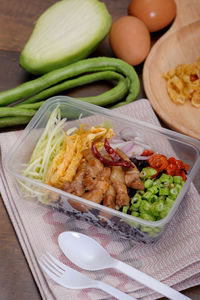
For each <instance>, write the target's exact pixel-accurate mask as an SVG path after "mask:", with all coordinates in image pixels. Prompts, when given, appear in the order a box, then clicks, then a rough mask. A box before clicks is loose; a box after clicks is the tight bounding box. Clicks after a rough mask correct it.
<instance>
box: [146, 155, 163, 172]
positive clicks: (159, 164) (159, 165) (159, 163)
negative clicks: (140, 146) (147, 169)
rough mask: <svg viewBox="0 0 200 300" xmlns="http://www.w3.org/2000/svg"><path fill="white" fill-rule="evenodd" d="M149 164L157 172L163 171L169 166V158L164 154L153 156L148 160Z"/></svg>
mask: <svg viewBox="0 0 200 300" xmlns="http://www.w3.org/2000/svg"><path fill="white" fill-rule="evenodd" d="M148 163H149V165H150V166H151V167H152V168H155V169H156V170H157V171H163V170H164V169H166V168H167V166H168V161H167V158H166V157H165V156H164V155H162V154H153V155H151V156H150V158H149V159H148Z"/></svg>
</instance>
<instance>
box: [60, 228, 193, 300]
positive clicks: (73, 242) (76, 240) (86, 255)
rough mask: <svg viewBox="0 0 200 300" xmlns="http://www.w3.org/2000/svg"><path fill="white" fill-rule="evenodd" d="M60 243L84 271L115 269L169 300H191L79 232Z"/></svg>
mask: <svg viewBox="0 0 200 300" xmlns="http://www.w3.org/2000/svg"><path fill="white" fill-rule="evenodd" d="M58 243H59V246H60V248H61V250H62V251H63V253H64V254H65V255H66V256H67V257H68V258H69V259H70V260H71V261H72V262H73V263H74V264H75V265H77V266H79V267H80V268H82V269H86V270H91V271H94V270H102V269H107V268H115V269H117V270H119V271H121V272H123V273H124V274H126V275H128V276H129V277H131V278H132V279H134V280H136V281H138V282H140V283H142V284H144V285H146V286H147V287H149V288H150V289H153V290H154V291H156V292H158V293H160V294H162V295H163V296H165V297H168V298H169V299H173V300H186V299H187V300H189V299H190V298H188V297H187V296H185V295H183V294H181V293H179V292H178V291H176V290H174V289H172V288H171V287H169V286H167V285H165V284H164V283H162V282H160V281H158V280H156V279H154V278H152V277H151V276H149V275H147V274H145V273H143V272H141V271H139V270H137V269H135V268H133V267H131V266H130V265H127V264H125V263H123V262H121V261H119V260H117V259H114V258H113V257H111V256H110V255H109V253H108V252H107V251H106V250H105V249H104V248H103V247H102V246H101V245H100V244H98V243H97V242H96V241H95V240H94V239H92V238H90V237H88V236H87V235H84V234H82V233H78V232H70V231H68V232H63V233H61V234H60V235H59V237H58ZM190 300H191V299H190Z"/></svg>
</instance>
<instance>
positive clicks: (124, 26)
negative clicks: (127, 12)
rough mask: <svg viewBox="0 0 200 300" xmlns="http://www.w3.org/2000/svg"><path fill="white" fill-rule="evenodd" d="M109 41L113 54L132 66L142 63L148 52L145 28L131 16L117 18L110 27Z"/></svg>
mask: <svg viewBox="0 0 200 300" xmlns="http://www.w3.org/2000/svg"><path fill="white" fill-rule="evenodd" d="M109 40H110V45H111V47H112V50H113V52H114V54H115V55H116V56H117V57H118V58H120V59H122V60H124V61H126V62H127V63H129V64H130V65H133V66H136V65H139V64H140V63H141V62H143V61H144V60H145V58H146V57H147V55H148V53H149V50H150V43H151V42H150V33H149V31H148V29H147V27H146V25H145V24H144V23H143V22H142V21H141V20H139V19H138V18H135V17H133V16H124V17H121V18H119V19H118V20H117V21H116V22H115V23H114V24H113V25H112V27H111V30H110V34H109Z"/></svg>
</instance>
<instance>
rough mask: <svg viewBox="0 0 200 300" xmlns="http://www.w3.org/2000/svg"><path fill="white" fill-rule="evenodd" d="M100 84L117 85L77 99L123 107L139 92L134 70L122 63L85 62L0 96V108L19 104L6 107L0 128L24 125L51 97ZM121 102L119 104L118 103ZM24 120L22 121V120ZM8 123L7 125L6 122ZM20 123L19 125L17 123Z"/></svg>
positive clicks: (102, 59)
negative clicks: (104, 82)
mask: <svg viewBox="0 0 200 300" xmlns="http://www.w3.org/2000/svg"><path fill="white" fill-rule="evenodd" d="M100 80H108V81H117V84H115V86H114V87H113V88H111V89H110V90H108V91H106V92H104V93H102V94H101V95H95V96H90V97H82V98H78V99H81V100H83V101H86V102H90V103H93V104H96V105H100V106H111V105H113V104H116V103H117V104H116V105H123V104H127V103H130V102H132V101H134V100H135V98H136V97H137V95H138V92H139V87H140V83H139V79H138V75H137V73H136V72H135V70H134V68H133V67H132V66H130V65H129V64H127V63H126V62H124V61H122V60H120V59H117V58H110V57H95V58H88V59H84V60H81V61H78V62H76V63H73V64H71V65H68V66H66V67H63V68H60V69H56V70H54V71H51V72H49V73H47V74H45V75H43V76H41V77H38V78H36V79H33V80H31V81H28V82H25V83H23V84H21V85H19V86H18V87H15V88H12V89H10V90H7V91H3V92H0V106H7V105H10V104H13V103H15V102H17V101H22V102H20V103H18V104H16V105H14V106H12V109H10V107H8V106H7V108H8V111H6V107H5V109H4V110H3V111H2V114H3V115H2V116H4V117H3V118H1V114H0V119H1V120H0V121H1V122H0V127H4V125H3V124H4V122H3V120H5V127H7V126H13V125H15V123H14V122H15V120H16V124H26V120H27V123H28V121H29V120H30V117H31V116H32V115H34V113H35V112H36V111H37V109H38V108H39V107H40V106H41V105H42V104H43V101H44V100H45V99H47V98H49V97H51V96H53V95H58V94H59V93H61V92H63V91H66V90H69V89H71V88H74V87H78V86H83V85H86V84H90V83H93V82H97V81H100ZM122 99H124V101H123V102H119V101H121V100H122ZM25 117H26V118H25ZM9 119H10V122H9ZM20 120H21V123H20Z"/></svg>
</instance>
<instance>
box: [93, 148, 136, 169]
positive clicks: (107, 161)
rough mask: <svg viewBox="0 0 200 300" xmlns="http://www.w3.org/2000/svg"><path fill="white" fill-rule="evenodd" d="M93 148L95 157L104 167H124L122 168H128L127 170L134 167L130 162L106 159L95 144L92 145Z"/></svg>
mask: <svg viewBox="0 0 200 300" xmlns="http://www.w3.org/2000/svg"><path fill="white" fill-rule="evenodd" d="M91 148H92V153H93V155H94V156H95V157H96V158H97V159H99V160H100V162H102V163H103V164H104V165H107V166H122V167H126V168H130V167H131V166H132V163H131V162H130V161H128V160H123V159H122V160H120V161H114V160H110V159H107V158H105V157H103V156H102V155H101V153H100V152H99V151H98V150H97V148H96V146H95V145H94V143H92V144H91Z"/></svg>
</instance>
